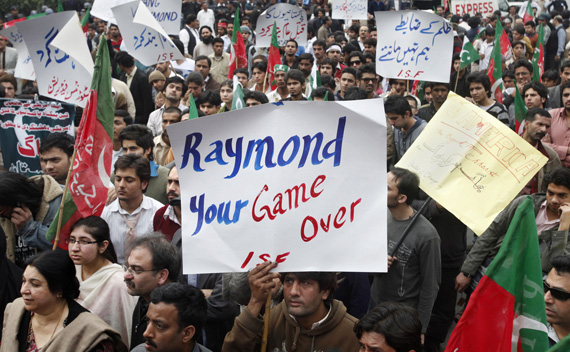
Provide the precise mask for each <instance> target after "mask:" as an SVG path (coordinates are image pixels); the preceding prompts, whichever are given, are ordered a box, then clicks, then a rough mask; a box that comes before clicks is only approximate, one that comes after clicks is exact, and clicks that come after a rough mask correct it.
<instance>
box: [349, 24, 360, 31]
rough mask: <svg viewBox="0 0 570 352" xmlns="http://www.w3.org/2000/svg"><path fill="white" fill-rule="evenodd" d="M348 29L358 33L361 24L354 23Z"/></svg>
mask: <svg viewBox="0 0 570 352" xmlns="http://www.w3.org/2000/svg"><path fill="white" fill-rule="evenodd" d="M348 30H349V31H353V32H356V33H358V32H359V31H360V26H359V25H357V24H353V25H351V26H350V27H348Z"/></svg>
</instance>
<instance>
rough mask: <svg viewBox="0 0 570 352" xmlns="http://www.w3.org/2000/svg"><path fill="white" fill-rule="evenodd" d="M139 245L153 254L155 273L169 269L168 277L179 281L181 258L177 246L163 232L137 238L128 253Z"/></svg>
mask: <svg viewBox="0 0 570 352" xmlns="http://www.w3.org/2000/svg"><path fill="white" fill-rule="evenodd" d="M138 247H141V248H146V249H148V251H149V252H150V254H151V255H152V270H153V271H154V274H156V272H157V271H160V270H164V269H167V270H168V279H170V281H173V282H176V281H177V279H178V274H179V273H180V265H181V258H180V254H179V253H178V249H177V248H176V246H174V245H173V244H172V243H170V242H169V241H168V240H167V239H166V238H164V236H163V235H162V234H160V233H152V234H148V235H144V236H139V237H137V238H135V239H134V240H133V242H132V243H131V245H130V246H129V248H128V252H127V253H129V255H130V252H131V251H132V250H133V249H135V248H138ZM127 257H128V256H127Z"/></svg>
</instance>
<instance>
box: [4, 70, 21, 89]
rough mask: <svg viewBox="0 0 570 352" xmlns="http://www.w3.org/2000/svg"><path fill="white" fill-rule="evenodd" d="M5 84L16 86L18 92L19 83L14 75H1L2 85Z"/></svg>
mask: <svg viewBox="0 0 570 352" xmlns="http://www.w3.org/2000/svg"><path fill="white" fill-rule="evenodd" d="M4 82H6V83H11V84H12V85H13V86H14V90H18V81H17V80H16V77H14V75H11V74H9V73H5V74H3V75H0V83H4Z"/></svg>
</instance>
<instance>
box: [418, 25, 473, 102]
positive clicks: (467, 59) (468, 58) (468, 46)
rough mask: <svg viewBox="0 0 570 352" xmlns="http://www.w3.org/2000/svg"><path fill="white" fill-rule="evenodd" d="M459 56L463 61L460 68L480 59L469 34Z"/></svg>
mask: <svg viewBox="0 0 570 352" xmlns="http://www.w3.org/2000/svg"><path fill="white" fill-rule="evenodd" d="M459 57H460V59H461V62H460V63H459V69H460V70H461V69H463V68H465V67H467V66H469V65H471V64H472V63H473V62H475V61H477V60H479V53H478V52H477V50H476V49H475V47H474V46H473V43H471V41H470V40H469V38H467V36H464V37H463V47H462V48H461V53H460V54H459ZM412 94H413V93H412Z"/></svg>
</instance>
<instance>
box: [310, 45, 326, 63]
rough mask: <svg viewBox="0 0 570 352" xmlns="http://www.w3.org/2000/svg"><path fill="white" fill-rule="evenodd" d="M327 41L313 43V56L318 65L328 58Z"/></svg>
mask: <svg viewBox="0 0 570 352" xmlns="http://www.w3.org/2000/svg"><path fill="white" fill-rule="evenodd" d="M325 46H326V41H324V40H316V41H315V42H314V43H313V56H314V57H315V60H316V61H317V65H320V64H321V63H322V62H323V60H324V59H325V58H326V52H325Z"/></svg>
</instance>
